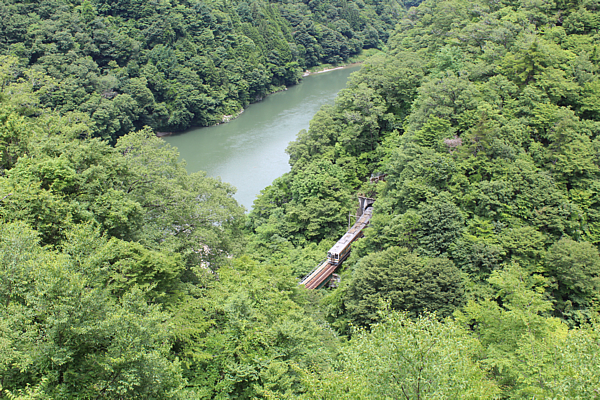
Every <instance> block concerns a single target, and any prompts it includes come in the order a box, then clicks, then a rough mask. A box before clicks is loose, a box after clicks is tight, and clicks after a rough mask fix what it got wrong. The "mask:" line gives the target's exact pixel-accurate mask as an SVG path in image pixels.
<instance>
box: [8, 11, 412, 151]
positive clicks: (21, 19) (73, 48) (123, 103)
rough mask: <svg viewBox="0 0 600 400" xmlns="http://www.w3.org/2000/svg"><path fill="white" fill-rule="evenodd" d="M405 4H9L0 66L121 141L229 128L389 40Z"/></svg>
mask: <svg viewBox="0 0 600 400" xmlns="http://www.w3.org/2000/svg"><path fill="white" fill-rule="evenodd" d="M402 10H403V8H402V7H401V5H400V3H399V2H398V1H397V0H385V1H378V2H377V3H373V4H371V3H369V2H367V3H365V2H363V1H362V0H360V1H346V0H339V1H338V0H332V1H311V2H302V1H299V0H295V1H291V2H286V3H279V2H269V1H266V0H256V1H249V2H246V1H210V2H203V1H187V0H174V1H162V0H160V1H135V0H132V1H130V0H124V1H105V0H84V1H79V0H75V1H66V0H44V1H41V2H28V1H18V0H8V1H4V2H2V4H0V55H11V56H14V57H18V59H19V62H18V66H19V68H18V69H17V70H16V71H13V72H14V73H17V74H19V75H28V76H30V75H31V74H42V75H43V76H44V78H45V79H39V80H37V82H36V90H38V91H40V92H43V94H40V96H39V101H40V102H41V103H42V105H43V106H44V107H47V108H52V109H53V110H56V111H57V112H59V113H65V112H70V111H77V112H81V113H82V114H84V115H85V116H86V117H89V119H90V121H89V124H90V126H91V127H92V130H93V134H94V136H98V137H102V138H105V139H106V138H108V139H112V140H113V141H115V140H116V139H117V138H118V137H120V136H122V135H124V134H126V133H128V132H130V131H132V130H134V129H140V128H142V127H143V126H145V125H149V126H151V127H153V128H154V129H157V130H159V131H180V130H184V129H186V128H189V127H191V126H207V125H213V124H215V123H220V122H221V121H222V120H223V116H224V115H236V114H237V113H238V112H239V111H240V110H241V109H242V108H243V107H246V106H247V105H248V104H249V103H252V102H255V101H257V100H260V99H262V98H263V97H264V96H266V95H267V94H268V93H272V92H273V91H276V90H280V89H281V88H284V87H285V86H289V85H294V84H296V83H298V80H299V78H300V77H301V74H302V72H303V71H304V70H305V69H306V68H309V67H312V66H315V65H318V64H321V63H331V64H337V63H342V62H345V61H347V60H348V59H349V57H351V56H355V55H357V54H358V53H359V52H360V51H361V50H362V49H363V48H365V49H367V48H375V47H381V46H383V45H384V44H385V42H386V41H387V38H388V35H389V31H391V29H393V27H394V25H395V23H396V21H397V20H398V17H399V15H400V14H401V12H402Z"/></svg>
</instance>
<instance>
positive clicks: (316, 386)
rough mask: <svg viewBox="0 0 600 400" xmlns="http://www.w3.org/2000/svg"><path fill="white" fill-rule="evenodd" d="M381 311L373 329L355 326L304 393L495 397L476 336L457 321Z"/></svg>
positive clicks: (316, 395)
mask: <svg viewBox="0 0 600 400" xmlns="http://www.w3.org/2000/svg"><path fill="white" fill-rule="evenodd" d="M382 314H384V313H383V312H382ZM382 317H383V318H382V322H381V323H379V324H377V325H374V326H373V327H372V328H371V331H370V332H368V331H366V330H358V331H357V332H356V334H355V335H354V337H353V338H352V340H351V341H350V342H349V343H348V345H347V346H345V347H344V355H343V357H342V358H341V360H340V362H339V365H338V366H336V367H337V369H336V370H333V371H324V372H323V373H322V374H321V375H316V374H312V375H308V377H307V379H306V380H307V387H308V393H307V395H306V397H305V398H322V399H363V398H371V399H388V398H407V399H413V398H415V399H418V398H432V399H438V398H439V399H442V398H461V399H493V398H497V396H498V395H499V393H500V390H499V388H498V387H497V386H496V385H495V383H494V382H493V381H490V380H488V378H486V374H485V371H484V369H482V367H481V365H480V364H479V363H478V362H477V357H478V354H479V352H480V351H481V347H480V345H479V343H478V342H477V339H475V338H473V337H471V336H469V335H468V333H467V332H466V331H465V330H463V329H461V328H460V326H459V325H458V324H456V323H455V322H453V321H451V320H446V321H443V322H440V321H438V320H437V318H436V317H435V315H431V314H427V315H424V316H420V317H419V318H416V319H412V318H409V317H408V316H407V315H406V314H402V313H398V312H395V311H386V312H385V315H382Z"/></svg>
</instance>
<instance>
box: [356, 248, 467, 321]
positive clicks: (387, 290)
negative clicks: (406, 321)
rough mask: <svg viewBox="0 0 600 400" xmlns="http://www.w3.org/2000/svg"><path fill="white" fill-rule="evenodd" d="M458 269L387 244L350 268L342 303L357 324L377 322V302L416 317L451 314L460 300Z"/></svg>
mask: <svg viewBox="0 0 600 400" xmlns="http://www.w3.org/2000/svg"><path fill="white" fill-rule="evenodd" d="M463 293H464V289H463V285H462V281H461V276H460V274H459V271H458V269H457V268H456V267H455V266H454V264H453V263H452V261H450V260H448V259H443V258H431V259H427V258H424V257H419V256H418V255H417V254H415V253H410V252H408V251H407V250H406V249H403V248H398V247H391V248H389V249H387V250H385V251H382V252H378V253H372V254H369V255H368V256H366V257H363V258H362V259H361V260H360V262H358V263H357V264H356V266H355V267H354V271H353V274H352V279H351V281H350V282H349V283H348V288H347V289H346V299H345V306H346V307H347V309H348V312H349V313H350V315H351V316H352V318H353V320H354V321H356V322H357V323H360V324H361V325H368V324H369V323H372V322H375V321H377V315H378V309H379V307H380V305H381V301H382V300H385V301H388V302H389V305H390V307H391V308H392V309H395V310H400V311H407V315H409V316H412V317H416V316H418V315H419V314H421V313H423V312H424V311H426V310H427V311H430V312H436V313H437V314H438V315H440V316H441V317H446V316H448V315H451V314H452V312H453V311H454V310H456V309H457V308H458V307H460V306H461V305H462V303H463Z"/></svg>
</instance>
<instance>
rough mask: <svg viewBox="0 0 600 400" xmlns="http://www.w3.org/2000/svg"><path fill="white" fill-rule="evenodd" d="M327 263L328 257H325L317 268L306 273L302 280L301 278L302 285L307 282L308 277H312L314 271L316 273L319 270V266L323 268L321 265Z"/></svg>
mask: <svg viewBox="0 0 600 400" xmlns="http://www.w3.org/2000/svg"><path fill="white" fill-rule="evenodd" d="M326 263H327V259H326V258H325V259H323V261H321V262H320V263H319V265H317V268H315V269H313V270H312V271H310V272H309V273H308V275H306V276H305V277H304V278H302V280H300V284H301V285H303V284H304V283H305V282H306V280H307V279H308V278H310V277H311V276H313V275H314V273H315V272H317V271H318V270H319V268H321V267H322V266H323V265H325V264H326Z"/></svg>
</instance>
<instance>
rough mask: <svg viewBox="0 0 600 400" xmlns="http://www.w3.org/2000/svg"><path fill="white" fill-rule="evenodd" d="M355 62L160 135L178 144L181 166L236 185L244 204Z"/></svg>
mask: <svg viewBox="0 0 600 400" xmlns="http://www.w3.org/2000/svg"><path fill="white" fill-rule="evenodd" d="M359 68H360V66H351V67H348V68H344V69H338V70H334V71H330V72H324V73H320V74H314V75H309V76H307V77H305V78H304V79H303V80H302V83H300V84H299V85H296V86H293V87H291V88H289V89H288V90H285V91H282V92H279V93H274V94H272V95H269V96H267V97H266V98H265V99H264V100H263V101H261V102H259V103H255V104H252V105H250V106H249V107H248V108H247V109H246V111H244V113H243V114H242V115H241V116H240V117H239V118H237V119H235V120H233V121H231V122H229V123H226V124H221V125H217V126H213V127H208V128H196V129H191V130H189V131H187V132H184V133H182V134H178V135H174V136H169V137H165V138H164V139H165V140H166V141H167V142H168V143H170V144H171V145H173V146H176V147H177V148H178V149H179V152H180V154H181V158H182V159H184V160H185V161H186V162H187V167H186V168H187V171H188V172H196V171H206V172H207V173H208V175H209V176H212V177H220V178H221V180H223V181H224V182H228V183H231V184H232V185H233V186H235V187H236V188H237V193H236V194H235V196H234V197H235V198H236V199H237V200H238V202H239V203H240V204H242V205H244V206H245V207H246V208H247V209H250V208H251V207H252V203H253V201H254V199H255V198H256V196H257V195H258V194H259V193H260V191H261V190H262V189H264V188H265V187H267V186H268V185H270V184H271V182H273V180H274V179H275V178H277V177H279V176H281V175H283V174H284V173H285V172H288V171H289V170H290V166H289V164H288V160H289V157H288V155H287V154H286V153H285V149H286V147H287V146H288V144H289V142H291V141H292V140H295V139H296V135H297V134H298V132H299V131H300V130H301V129H308V124H309V122H310V120H311V119H312V117H313V116H314V115H315V113H316V112H317V111H318V110H319V108H320V107H321V106H322V105H323V104H333V103H334V100H335V97H336V95H337V93H338V92H339V91H340V90H341V89H343V88H344V87H346V81H347V80H348V77H349V76H350V74H351V73H352V72H354V71H357V70H358V69H359Z"/></svg>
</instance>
